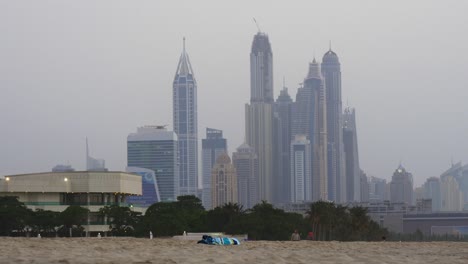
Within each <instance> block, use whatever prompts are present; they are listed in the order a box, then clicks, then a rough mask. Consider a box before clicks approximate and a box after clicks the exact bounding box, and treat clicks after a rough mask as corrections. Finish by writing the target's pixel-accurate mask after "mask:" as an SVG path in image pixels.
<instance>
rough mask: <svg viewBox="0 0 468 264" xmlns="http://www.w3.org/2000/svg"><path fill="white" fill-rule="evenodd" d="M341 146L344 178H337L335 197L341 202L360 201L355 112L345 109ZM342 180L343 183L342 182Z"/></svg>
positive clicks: (352, 109)
mask: <svg viewBox="0 0 468 264" xmlns="http://www.w3.org/2000/svg"><path fill="white" fill-rule="evenodd" d="M343 143H344V144H343V145H344V154H345V175H346V177H345V178H337V182H336V186H337V194H338V196H337V197H342V198H343V199H340V201H341V202H345V201H348V202H359V201H360V200H361V191H360V190H361V168H360V167H359V152H358V142H357V129H356V111H355V110H354V108H346V109H345V111H344V114H343ZM343 180H344V181H343Z"/></svg>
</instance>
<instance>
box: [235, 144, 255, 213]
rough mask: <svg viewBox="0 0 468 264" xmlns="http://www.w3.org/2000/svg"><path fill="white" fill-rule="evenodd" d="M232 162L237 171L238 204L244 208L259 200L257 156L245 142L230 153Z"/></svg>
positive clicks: (250, 206)
mask: <svg viewBox="0 0 468 264" xmlns="http://www.w3.org/2000/svg"><path fill="white" fill-rule="evenodd" d="M232 163H233V164H234V167H236V172H237V189H238V199H239V204H241V205H243V206H244V208H245V209H249V208H252V207H253V206H254V205H256V204H257V203H259V202H260V199H259V196H258V193H259V192H258V156H257V154H256V153H255V150H254V149H253V148H252V147H250V146H249V145H247V144H246V143H244V144H242V145H241V146H239V147H238V148H237V150H236V152H234V153H233V154H232Z"/></svg>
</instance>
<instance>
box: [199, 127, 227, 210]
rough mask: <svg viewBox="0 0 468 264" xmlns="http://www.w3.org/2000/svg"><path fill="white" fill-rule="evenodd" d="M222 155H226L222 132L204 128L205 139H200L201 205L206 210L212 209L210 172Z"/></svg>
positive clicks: (225, 141)
mask: <svg viewBox="0 0 468 264" xmlns="http://www.w3.org/2000/svg"><path fill="white" fill-rule="evenodd" d="M223 153H227V140H226V139H225V138H223V131H222V130H219V129H214V128H206V139H202V175H203V192H202V203H203V207H205V209H207V210H209V209H211V208H212V205H211V170H212V169H213V167H214V165H215V163H216V160H217V158H218V157H219V156H220V155H221V154H223Z"/></svg>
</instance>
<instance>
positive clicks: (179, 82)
mask: <svg viewBox="0 0 468 264" xmlns="http://www.w3.org/2000/svg"><path fill="white" fill-rule="evenodd" d="M172 96H173V98H172V99H173V104H172V107H173V121H174V132H175V133H176V134H177V137H178V140H179V155H180V157H179V158H180V159H179V162H180V166H179V170H180V171H179V172H180V173H179V190H180V194H181V195H190V194H193V195H196V194H197V191H198V122H197V82H196V80H195V75H194V73H193V70H192V65H191V64H190V60H189V57H188V54H187V52H185V38H184V45H183V50H182V54H181V55H180V59H179V64H178V66H177V70H176V74H175V77H174V82H173V94H172Z"/></svg>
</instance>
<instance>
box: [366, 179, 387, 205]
mask: <svg viewBox="0 0 468 264" xmlns="http://www.w3.org/2000/svg"><path fill="white" fill-rule="evenodd" d="M387 196H388V195H387V180H385V179H381V178H377V177H375V176H370V177H369V202H370V203H382V202H383V201H385V200H387Z"/></svg>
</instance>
